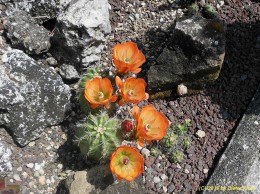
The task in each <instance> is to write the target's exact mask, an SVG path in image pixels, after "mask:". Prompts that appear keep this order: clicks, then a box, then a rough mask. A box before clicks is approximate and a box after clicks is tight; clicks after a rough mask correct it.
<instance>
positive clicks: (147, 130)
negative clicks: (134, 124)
mask: <svg viewBox="0 0 260 194" xmlns="http://www.w3.org/2000/svg"><path fill="white" fill-rule="evenodd" d="M144 130H145V131H146V132H149V131H150V130H151V126H150V125H149V124H146V125H145V127H144Z"/></svg>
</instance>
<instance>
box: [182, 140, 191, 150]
mask: <svg viewBox="0 0 260 194" xmlns="http://www.w3.org/2000/svg"><path fill="white" fill-rule="evenodd" d="M182 146H183V148H184V149H188V148H189V147H190V146H191V138H190V137H184V138H183V141H182Z"/></svg>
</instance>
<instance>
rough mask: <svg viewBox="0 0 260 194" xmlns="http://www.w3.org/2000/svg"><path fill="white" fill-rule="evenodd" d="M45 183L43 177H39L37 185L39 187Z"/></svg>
mask: <svg viewBox="0 0 260 194" xmlns="http://www.w3.org/2000/svg"><path fill="white" fill-rule="evenodd" d="M45 182H46V180H45V176H40V177H39V183H40V184H41V185H45Z"/></svg>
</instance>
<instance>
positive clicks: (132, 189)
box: [91, 177, 146, 194]
mask: <svg viewBox="0 0 260 194" xmlns="http://www.w3.org/2000/svg"><path fill="white" fill-rule="evenodd" d="M139 179H140V177H139ZM137 180H138V179H137ZM137 180H135V181H131V182H128V181H119V182H118V183H117V184H115V183H114V184H112V185H110V186H108V187H107V188H106V189H105V190H103V191H102V192H100V194H115V193H124V194H133V193H134V194H144V193H146V192H145V189H144V187H143V184H138V183H137ZM91 194H95V193H91Z"/></svg>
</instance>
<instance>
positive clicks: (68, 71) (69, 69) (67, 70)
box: [60, 64, 79, 80]
mask: <svg viewBox="0 0 260 194" xmlns="http://www.w3.org/2000/svg"><path fill="white" fill-rule="evenodd" d="M60 75H61V77H62V78H63V79H66V80H77V79H79V74H78V72H77V70H76V69H75V67H74V66H72V65H66V64H64V65H62V66H61V67H60Z"/></svg>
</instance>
